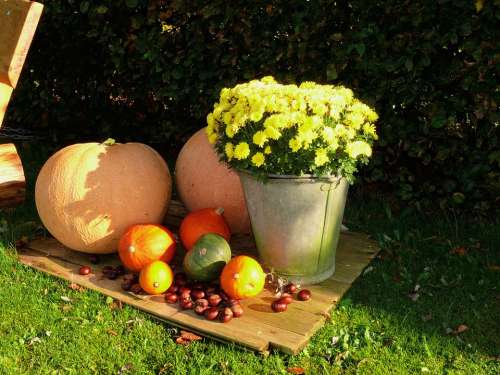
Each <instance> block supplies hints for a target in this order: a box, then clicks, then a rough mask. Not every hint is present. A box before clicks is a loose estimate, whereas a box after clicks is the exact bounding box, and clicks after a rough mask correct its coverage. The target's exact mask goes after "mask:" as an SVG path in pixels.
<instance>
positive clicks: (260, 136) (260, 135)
mask: <svg viewBox="0 0 500 375" xmlns="http://www.w3.org/2000/svg"><path fill="white" fill-rule="evenodd" d="M252 140H253V143H254V144H256V145H257V146H259V147H263V146H264V144H265V143H266V142H267V135H266V133H265V132H264V131H262V130H259V131H257V132H255V134H254V135H253V137H252Z"/></svg>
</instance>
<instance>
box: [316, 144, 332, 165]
mask: <svg viewBox="0 0 500 375" xmlns="http://www.w3.org/2000/svg"><path fill="white" fill-rule="evenodd" d="M329 160H330V159H328V151H327V150H326V149H324V148H318V149H317V150H316V153H315V157H314V165H316V166H317V167H321V166H322V165H325V164H326V163H328V161H329Z"/></svg>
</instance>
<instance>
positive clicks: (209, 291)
mask: <svg viewBox="0 0 500 375" xmlns="http://www.w3.org/2000/svg"><path fill="white" fill-rule="evenodd" d="M217 292H218V288H217V287H215V286H213V285H210V286H208V287H207V288H206V289H205V295H206V296H207V297H210V296H211V295H212V294H217Z"/></svg>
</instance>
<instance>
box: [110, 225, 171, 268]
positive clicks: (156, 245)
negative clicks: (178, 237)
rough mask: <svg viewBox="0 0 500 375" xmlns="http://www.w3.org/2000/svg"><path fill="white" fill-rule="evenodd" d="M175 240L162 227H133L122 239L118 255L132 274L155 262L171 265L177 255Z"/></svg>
mask: <svg viewBox="0 0 500 375" xmlns="http://www.w3.org/2000/svg"><path fill="white" fill-rule="evenodd" d="M175 245H176V244H175V238H174V235H173V234H172V232H170V231H169V230H168V229H167V228H165V227H164V226H161V225H156V224H136V225H132V226H131V227H130V228H128V229H127V231H126V232H125V233H124V235H123V236H122V237H121V239H120V242H119V244H118V254H119V255H120V259H121V261H122V263H123V265H124V266H125V267H126V268H128V269H129V270H130V271H132V272H139V271H140V270H141V269H142V268H143V267H144V266H146V265H148V264H149V263H151V262H153V261H155V260H162V261H164V262H165V263H169V262H170V261H171V260H172V258H173V257H174V255H175Z"/></svg>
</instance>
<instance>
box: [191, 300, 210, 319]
mask: <svg viewBox="0 0 500 375" xmlns="http://www.w3.org/2000/svg"><path fill="white" fill-rule="evenodd" d="M206 309H208V301H207V300H206V299H204V298H200V299H198V300H196V301H195V303H194V312H195V313H196V314H198V315H203V314H204V313H205V310H206Z"/></svg>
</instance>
